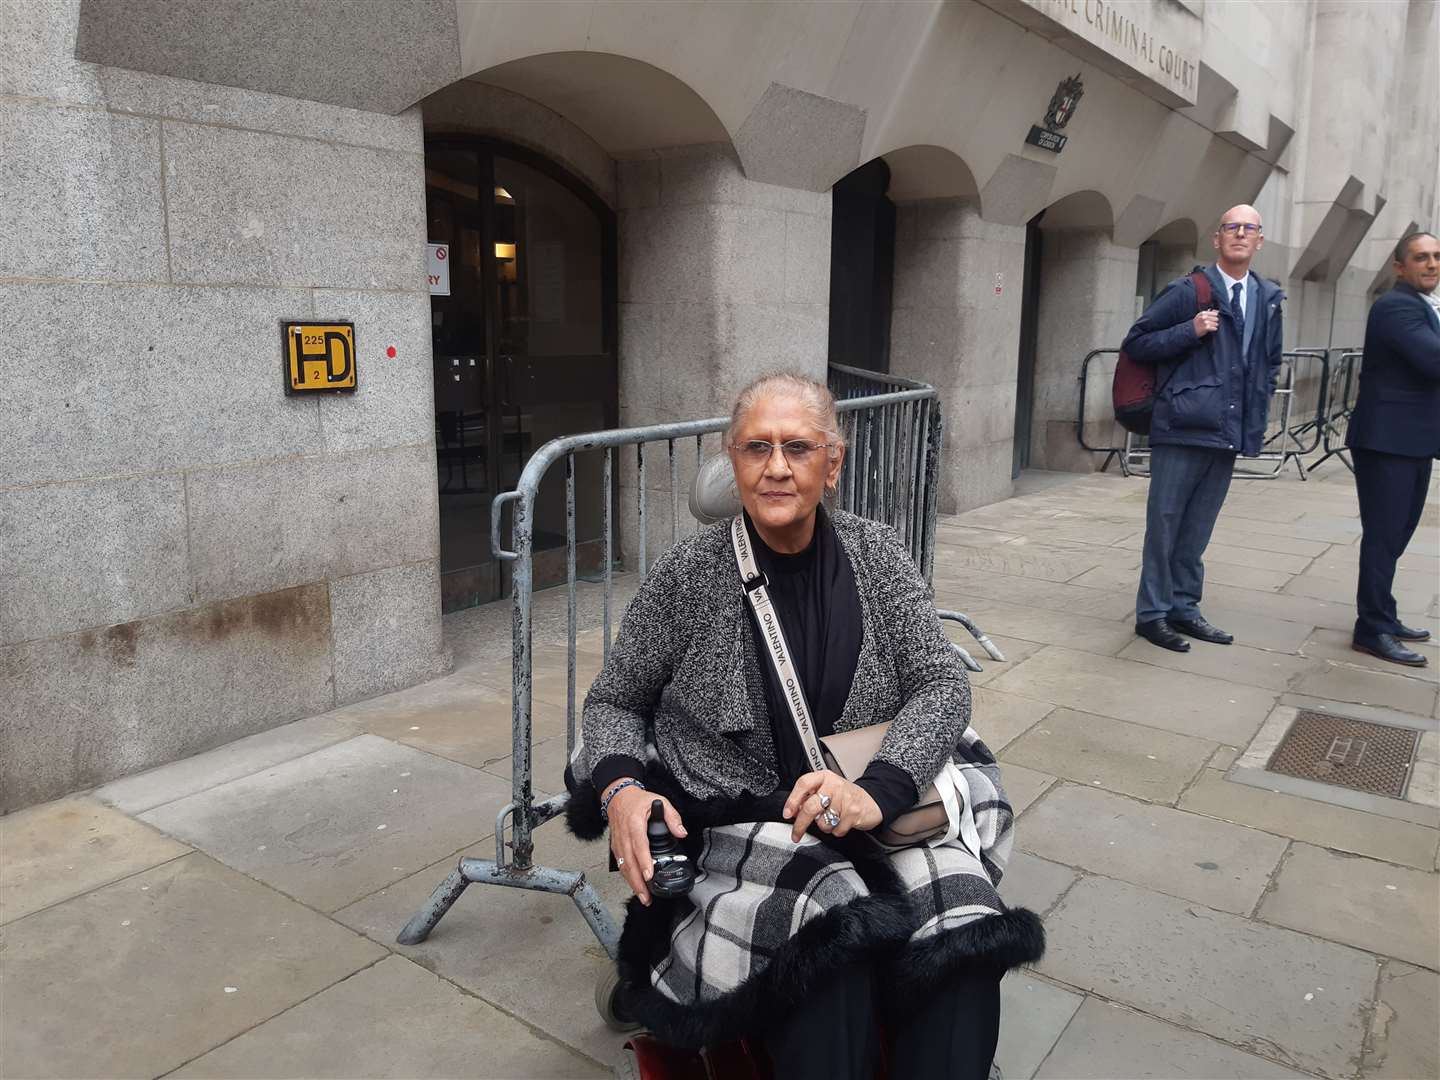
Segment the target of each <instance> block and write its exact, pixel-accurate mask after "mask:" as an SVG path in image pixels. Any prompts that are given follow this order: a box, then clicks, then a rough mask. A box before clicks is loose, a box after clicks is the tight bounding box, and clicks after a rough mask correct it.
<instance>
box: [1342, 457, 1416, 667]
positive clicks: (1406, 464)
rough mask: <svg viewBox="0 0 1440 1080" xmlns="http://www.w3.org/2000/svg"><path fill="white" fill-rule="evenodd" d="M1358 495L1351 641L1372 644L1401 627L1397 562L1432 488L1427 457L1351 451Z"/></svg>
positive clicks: (1408, 541) (1412, 533)
mask: <svg viewBox="0 0 1440 1080" xmlns="http://www.w3.org/2000/svg"><path fill="white" fill-rule="evenodd" d="M1350 454H1351V457H1352V458H1353V460H1354V462H1355V491H1356V494H1358V495H1359V497H1360V524H1361V526H1362V528H1363V529H1364V533H1363V535H1362V536H1361V538H1360V578H1359V582H1358V585H1357V588H1356V590H1355V612H1356V619H1355V638H1356V640H1358V641H1365V642H1373V641H1374V640H1375V637H1376V635H1377V634H1393V633H1394V632H1395V631H1396V630H1397V629H1398V628H1399V626H1400V622H1399V619H1398V618H1397V617H1396V612H1395V596H1394V594H1393V593H1392V592H1391V589H1392V587H1393V586H1394V584H1395V563H1396V561H1397V560H1399V558H1400V556H1401V555H1403V554H1404V553H1405V546H1406V545H1407V544H1409V543H1410V537H1411V536H1413V535H1414V534H1415V528H1416V526H1417V525H1419V524H1420V514H1421V512H1422V511H1423V510H1424V509H1425V492H1426V491H1427V490H1428V489H1429V486H1430V459H1429V458H1420V457H1404V456H1402V455H1400V454H1382V453H1380V452H1379V451H1378V450H1360V449H1355V450H1351V451H1350Z"/></svg>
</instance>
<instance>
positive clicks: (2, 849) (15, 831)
mask: <svg viewBox="0 0 1440 1080" xmlns="http://www.w3.org/2000/svg"><path fill="white" fill-rule="evenodd" d="M189 850H190V848H189V847H187V846H186V845H184V844H181V843H177V842H176V841H174V840H172V839H170V837H168V836H164V835H162V834H161V833H158V832H156V831H155V830H154V829H152V828H150V827H149V826H148V825H142V824H141V823H140V822H138V821H134V820H132V819H131V818H128V817H126V816H125V815H124V814H121V813H119V812H118V811H115V810H111V809H109V808H108V807H105V806H101V805H100V804H99V803H97V802H95V801H94V800H92V799H87V798H83V797H82V798H75V799H60V800H59V801H58V802H51V803H42V804H41V805H39V806H32V807H30V808H29V809H28V810H18V811H16V812H15V813H13V814H7V815H6V816H5V817H0V856H3V857H4V860H5V865H4V872H3V873H0V923H8V922H11V921H13V920H15V919H18V918H21V917H22V916H25V915H29V914H30V913H31V912H32V911H39V910H41V909H42V908H47V907H49V906H50V905H51V904H58V903H59V902H60V901H62V900H67V899H69V898H70V897H72V896H79V895H81V894H82V893H87V892H89V891H90V890H91V889H95V888H98V887H99V886H101V885H106V884H108V883H110V882H112V881H118V880H120V879H121V878H124V877H129V876H130V875H131V874H134V873H137V872H139V871H141V870H144V869H147V868H148V867H151V866H157V865H159V864H160V863H163V862H169V861H170V860H171V859H175V858H179V857H180V856H181V855H184V854H185V853H186V852H187V851H189Z"/></svg>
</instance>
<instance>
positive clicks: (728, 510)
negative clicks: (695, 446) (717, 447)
mask: <svg viewBox="0 0 1440 1080" xmlns="http://www.w3.org/2000/svg"><path fill="white" fill-rule="evenodd" d="M690 513H691V515H692V516H693V517H694V518H695V520H696V521H698V522H700V524H702V525H709V524H711V523H712V522H716V521H727V520H729V519H730V518H733V517H734V516H735V515H736V514H738V513H740V494H739V492H737V491H736V490H735V470H734V469H733V468H732V467H731V465H730V455H729V454H724V453H721V454H716V455H715V456H714V457H712V458H709V459H707V460H706V462H705V464H703V465H701V466H700V468H699V470H698V471H697V472H696V473H695V482H694V483H692V484H691V485H690Z"/></svg>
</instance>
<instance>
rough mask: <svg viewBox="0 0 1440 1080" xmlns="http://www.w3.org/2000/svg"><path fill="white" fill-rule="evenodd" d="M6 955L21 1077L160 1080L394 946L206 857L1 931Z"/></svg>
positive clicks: (2, 1053)
mask: <svg viewBox="0 0 1440 1080" xmlns="http://www.w3.org/2000/svg"><path fill="white" fill-rule="evenodd" d="M0 953H3V955H4V958H5V1008H4V1009H3V1010H0V1057H3V1059H4V1061H5V1074H6V1075H7V1076H17V1077H18V1076H25V1077H77V1076H97V1077H98V1076H104V1077H132V1076H134V1077H151V1076H160V1075H162V1074H164V1073H167V1072H169V1071H170V1070H171V1069H174V1068H176V1067H177V1066H179V1065H181V1064H183V1063H184V1062H186V1061H189V1060H191V1059H192V1058H194V1057H196V1056H198V1055H200V1054H203V1053H205V1052H206V1051H207V1050H210V1049H212V1048H213V1047H215V1046H218V1045H220V1044H221V1043H223V1042H225V1041H226V1040H228V1039H231V1038H233V1037H234V1036H236V1035H239V1034H240V1033H241V1032H243V1031H246V1030H248V1029H249V1028H252V1027H254V1026H255V1025H256V1024H258V1023H260V1022H261V1021H263V1020H266V1019H268V1018H270V1017H272V1016H274V1015H276V1014H277V1013H279V1012H281V1011H282V1010H284V1009H287V1008H289V1007H290V1006H292V1005H295V1004H296V1003H298V1002H300V1001H303V1000H304V999H306V998H308V997H310V996H311V995H312V994H315V993H316V992H318V991H320V990H323V989H324V988H325V987H327V986H330V985H332V984H333V983H335V982H338V981H339V980H340V979H343V978H345V977H346V976H347V975H349V974H351V973H352V972H355V971H358V970H359V969H360V968H363V967H366V966H368V965H369V964H372V963H374V962H375V961H376V960H378V959H380V958H381V957H383V956H384V955H385V950H383V949H381V948H380V947H379V946H377V945H375V944H374V943H372V942H369V941H366V940H365V939H364V938H363V937H361V936H359V935H358V934H354V933H352V932H351V931H349V930H347V929H345V928H344V927H343V926H340V925H338V924H336V923H334V922H332V921H331V920H329V919H327V918H324V917H323V916H321V915H317V914H315V913H314V912H313V911H310V910H309V909H308V908H305V907H302V906H301V905H299V904H297V903H295V902H294V901H291V900H287V899H285V898H284V897H283V896H281V895H280V894H278V893H276V892H274V891H273V890H271V889H267V888H265V887H264V886H263V885H260V884H258V883H256V882H254V881H251V880H249V879H248V878H246V877H245V876H243V875H242V874H237V873H236V872H235V871H233V870H230V869H227V868H226V867H224V866H221V865H220V864H219V863H217V862H215V861H213V860H211V859H209V858H206V857H205V856H204V855H202V854H200V853H198V852H193V853H191V854H189V855H186V856H185V857H183V858H180V859H176V860H174V861H173V862H168V863H165V864H164V865H162V866H157V867H154V868H153V869H150V870H146V871H145V872H143V873H141V874H137V875H136V876H134V877H130V878H126V879H125V880H124V881H119V882H116V883H114V884H112V885H107V886H105V887H104V888H102V889H99V890H97V891H95V892H92V893H88V894H87V895H85V896H82V897H78V898H76V899H74V900H71V901H69V902H67V903H64V904H60V905H58V906H56V907H52V908H49V909H48V910H46V911H42V912H38V913H36V914H35V915H32V916H31V917H30V918H28V919H22V920H21V921H19V922H16V923H11V924H9V925H8V926H5V927H4V928H0ZM331 1034H332V1037H333V1036H334V1035H335V1033H333V1032H332V1033H331ZM352 1036H353V1033H346V1034H345V1038H349V1037H352ZM338 1041H343V1040H338Z"/></svg>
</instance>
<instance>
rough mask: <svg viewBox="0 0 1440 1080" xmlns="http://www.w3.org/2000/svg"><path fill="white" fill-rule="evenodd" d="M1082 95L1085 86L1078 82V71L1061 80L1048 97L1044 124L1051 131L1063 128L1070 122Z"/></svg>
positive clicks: (1083, 94)
mask: <svg viewBox="0 0 1440 1080" xmlns="http://www.w3.org/2000/svg"><path fill="white" fill-rule="evenodd" d="M1084 96H1085V87H1084V85H1083V84H1082V83H1081V82H1080V74H1079V73H1078V72H1077V73H1076V74H1075V75H1074V76H1072V77H1071V78H1068V79H1066V80H1064V81H1063V82H1061V83H1060V85H1059V86H1057V87H1056V88H1055V94H1054V96H1053V97H1051V98H1050V105H1049V107H1048V108H1047V109H1046V110H1045V126H1046V127H1047V128H1049V129H1050V130H1051V131H1060V130H1061V129H1063V128H1064V127H1065V125H1066V124H1068V123H1069V122H1070V118H1071V117H1073V116H1074V115H1075V109H1076V107H1077V106H1078V105H1079V104H1080V99H1081V98H1082V97H1084Z"/></svg>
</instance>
